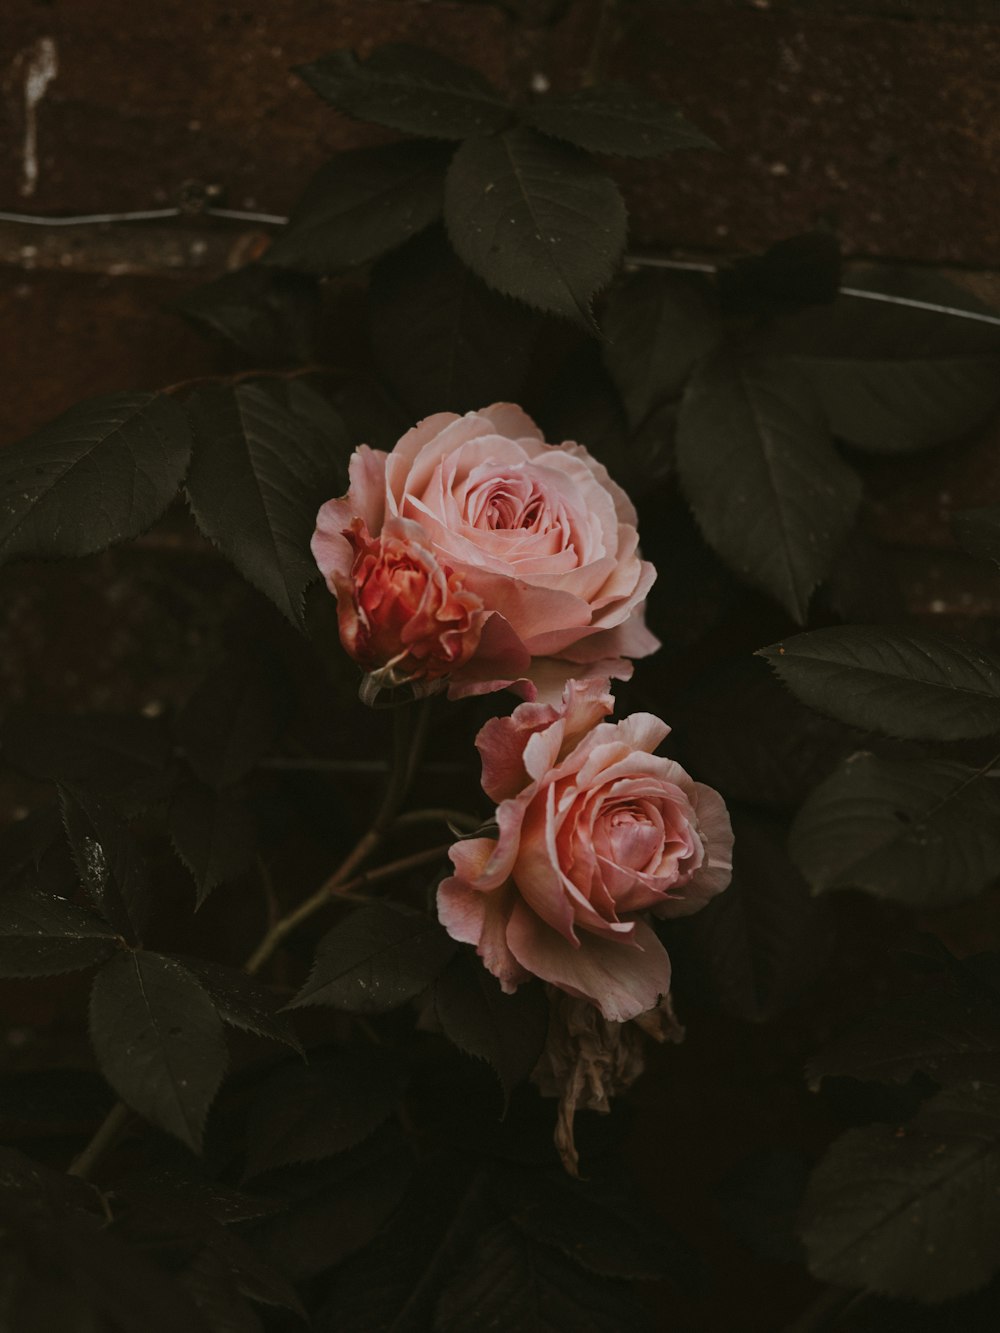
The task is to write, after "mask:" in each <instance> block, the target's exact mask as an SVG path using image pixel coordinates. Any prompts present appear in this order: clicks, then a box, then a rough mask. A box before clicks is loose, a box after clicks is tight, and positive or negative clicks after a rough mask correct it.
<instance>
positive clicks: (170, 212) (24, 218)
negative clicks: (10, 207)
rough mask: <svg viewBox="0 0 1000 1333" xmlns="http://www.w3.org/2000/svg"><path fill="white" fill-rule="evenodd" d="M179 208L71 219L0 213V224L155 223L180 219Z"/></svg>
mask: <svg viewBox="0 0 1000 1333" xmlns="http://www.w3.org/2000/svg"><path fill="white" fill-rule="evenodd" d="M180 214H181V210H180V209H179V208H147V209H145V210H143V211H142V212H138V213H77V214H75V215H74V216H72V217H51V218H47V217H38V216H36V215H35V214H32V213H0V222H23V223H24V224H25V225H26V226H29V227H83V226H86V225H87V224H88V223H95V222H156V221H159V220H161V219H163V218H176V217H180Z"/></svg>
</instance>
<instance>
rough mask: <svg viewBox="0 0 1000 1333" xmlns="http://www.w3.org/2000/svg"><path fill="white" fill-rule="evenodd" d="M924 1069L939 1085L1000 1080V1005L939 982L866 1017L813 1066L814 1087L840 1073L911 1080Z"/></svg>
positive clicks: (810, 1067)
mask: <svg viewBox="0 0 1000 1333" xmlns="http://www.w3.org/2000/svg"><path fill="white" fill-rule="evenodd" d="M918 1071H919V1072H920V1073H922V1074H926V1075H927V1076H928V1077H929V1078H932V1079H934V1081H935V1082H937V1083H945V1084H947V1083H956V1082H960V1081H962V1080H964V1079H970V1078H982V1079H985V1080H986V1081H987V1082H994V1083H997V1084H998V1085H1000V1007H995V1006H992V1005H988V1004H984V1003H983V1002H982V1000H981V999H980V997H979V996H978V995H977V994H976V993H975V992H973V991H970V990H968V989H965V988H960V987H958V986H956V985H955V984H951V985H942V986H933V987H930V988H928V989H927V990H924V991H920V992H918V993H917V994H915V995H907V996H905V997H903V998H901V999H896V1000H893V1001H891V1002H890V1003H889V1004H887V1005H884V1006H882V1007H881V1008H879V1009H876V1010H875V1012H874V1013H870V1014H867V1015H865V1017H863V1018H862V1019H861V1020H860V1022H858V1023H856V1024H854V1025H853V1026H852V1027H850V1028H849V1029H848V1030H847V1031H846V1032H845V1033H843V1034H842V1035H841V1036H840V1037H838V1038H837V1039H836V1040H835V1041H834V1042H833V1043H832V1045H830V1046H827V1047H826V1048H825V1049H824V1050H823V1051H822V1052H821V1053H820V1054H819V1055H818V1056H815V1057H814V1058H813V1059H812V1060H810V1061H809V1064H808V1066H807V1073H808V1076H809V1081H810V1083H811V1084H812V1086H813V1087H817V1086H818V1085H819V1083H820V1081H821V1080H822V1079H824V1078H841V1077H846V1078H858V1079H864V1080H872V1081H874V1082H878V1083H906V1082H907V1081H908V1080H909V1079H910V1078H912V1077H913V1075H914V1074H915V1073H917V1072H918Z"/></svg>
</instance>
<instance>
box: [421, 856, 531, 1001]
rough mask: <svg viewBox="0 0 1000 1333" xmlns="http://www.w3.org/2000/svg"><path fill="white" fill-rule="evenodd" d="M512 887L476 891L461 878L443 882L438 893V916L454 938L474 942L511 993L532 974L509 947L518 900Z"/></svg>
mask: <svg viewBox="0 0 1000 1333" xmlns="http://www.w3.org/2000/svg"><path fill="white" fill-rule="evenodd" d="M515 896H516V895H515V893H514V889H513V887H512V886H510V885H508V886H507V887H505V888H503V889H498V890H497V891H496V892H495V893H476V891H475V890H474V889H470V888H469V887H468V885H467V884H465V883H464V882H463V881H462V880H460V879H445V880H442V881H441V884H440V885H439V886H438V892H437V909H438V919H439V920H440V922H441V924H442V925H443V926H444V928H445V930H446V931H447V932H448V934H449V935H450V936H451V937H452V939H453V940H458V941H459V942H460V943H462V944H474V945H475V946H476V953H478V955H479V957H480V958H481V959H482V960H483V963H484V964H485V965H486V967H487V968H488V969H489V971H490V972H492V973H493V975H494V976H495V977H496V979H497V980H498V981H499V982H500V986H501V989H503V990H504V991H506V993H507V994H508V995H510V994H512V993H513V992H514V991H515V990H517V988H518V986H519V985H520V984H521V982H522V981H528V980H529V979H530V975H531V974H530V973H529V972H526V971H525V970H524V968H523V967H522V966H521V965H520V963H519V962H518V961H517V959H516V958H515V957H514V955H513V954H512V953H511V951H510V949H509V948H508V947H507V922H508V920H509V919H510V913H511V910H512V908H513V905H514V901H515Z"/></svg>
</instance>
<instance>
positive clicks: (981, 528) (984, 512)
mask: <svg viewBox="0 0 1000 1333" xmlns="http://www.w3.org/2000/svg"><path fill="white" fill-rule="evenodd" d="M951 525H952V528H953V529H954V532H955V536H956V537H957V538H958V540H959V542H960V544H961V545H962V547H963V548H964V549H965V550H966V551H968V552H969V554H970V555H978V556H982V557H983V558H984V559H986V560H993V561H995V563H996V564H998V565H1000V505H988V506H986V507H984V508H982V509H963V510H960V511H959V512H958V513H957V514H954V515H953V516H952V520H951Z"/></svg>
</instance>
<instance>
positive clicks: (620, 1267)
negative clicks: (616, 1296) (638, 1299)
mask: <svg viewBox="0 0 1000 1333" xmlns="http://www.w3.org/2000/svg"><path fill="white" fill-rule="evenodd" d="M498 1184H499V1186H500V1187H501V1194H502V1196H503V1199H504V1202H505V1205H506V1207H507V1210H508V1211H509V1213H510V1217H511V1220H512V1221H513V1222H514V1224H515V1225H516V1226H517V1227H518V1229H519V1230H521V1231H523V1232H524V1233H525V1235H527V1236H529V1237H531V1239H532V1240H534V1241H537V1242H538V1244H539V1246H546V1245H551V1246H553V1247H554V1248H555V1249H557V1250H561V1251H562V1253H563V1254H565V1255H566V1256H567V1258H569V1259H572V1260H573V1261H574V1263H577V1264H580V1265H581V1267H583V1268H585V1269H587V1270H588V1271H589V1272H591V1273H599V1274H600V1275H601V1276H602V1277H611V1278H626V1279H629V1280H633V1281H634V1280H647V1281H653V1282H656V1281H661V1282H662V1281H666V1282H677V1283H678V1284H679V1285H681V1286H684V1287H690V1286H691V1279H692V1277H693V1276H695V1275H696V1274H697V1272H698V1267H699V1265H698V1260H697V1258H696V1256H695V1255H694V1254H693V1253H692V1251H691V1250H690V1248H689V1247H688V1246H687V1245H686V1244H685V1242H684V1241H683V1240H681V1239H680V1237H679V1236H677V1235H676V1234H675V1233H674V1232H673V1231H671V1230H670V1228H669V1227H668V1226H666V1224H665V1223H664V1222H663V1221H662V1219H661V1218H660V1217H659V1216H657V1214H656V1213H654V1212H653V1210H652V1209H651V1208H650V1206H649V1204H648V1203H647V1202H646V1201H645V1199H643V1198H642V1197H641V1196H640V1195H639V1194H638V1193H637V1192H636V1190H635V1189H634V1187H633V1188H630V1187H629V1185H628V1184H627V1183H625V1182H623V1181H620V1180H618V1181H611V1180H607V1179H605V1180H600V1179H598V1180H595V1179H588V1180H574V1179H572V1178H571V1177H569V1176H567V1175H566V1174H565V1173H564V1172H563V1171H562V1170H560V1171H558V1173H557V1172H548V1173H543V1172H540V1171H538V1170H537V1169H531V1170H529V1171H518V1172H514V1171H507V1172H505V1173H504V1175H503V1176H502V1177H500V1179H499V1181H498Z"/></svg>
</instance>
